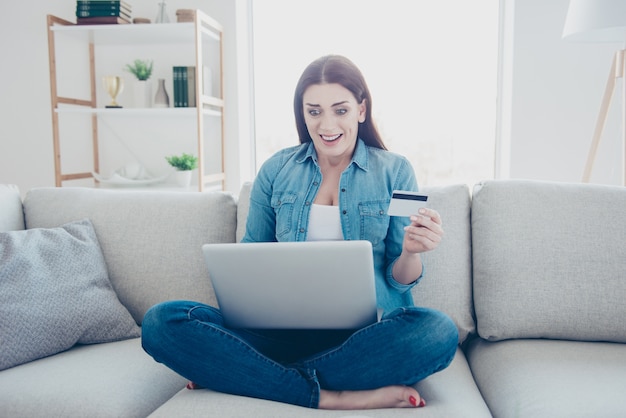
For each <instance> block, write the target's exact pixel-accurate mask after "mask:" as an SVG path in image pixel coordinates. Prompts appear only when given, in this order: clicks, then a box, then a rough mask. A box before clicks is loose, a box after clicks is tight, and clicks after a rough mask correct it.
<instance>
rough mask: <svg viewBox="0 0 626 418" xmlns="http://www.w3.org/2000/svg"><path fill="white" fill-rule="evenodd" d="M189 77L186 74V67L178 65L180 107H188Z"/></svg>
mask: <svg viewBox="0 0 626 418" xmlns="http://www.w3.org/2000/svg"><path fill="white" fill-rule="evenodd" d="M188 84H189V77H188V76H187V67H180V96H181V98H180V107H189V102H188V100H189V98H188V96H189V95H188V94H187V91H188V90H187V85H188Z"/></svg>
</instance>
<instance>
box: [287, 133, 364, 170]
mask: <svg viewBox="0 0 626 418" xmlns="http://www.w3.org/2000/svg"><path fill="white" fill-rule="evenodd" d="M367 157H368V153H367V145H365V142H363V140H362V139H361V138H357V142H356V148H355V150H354V154H353V155H352V161H351V164H352V163H354V164H356V166H357V167H359V168H360V169H361V170H363V171H368V161H367ZM309 158H310V159H311V161H313V162H314V163H315V164H316V165H317V152H316V151H315V145H314V144H313V141H311V142H309V143H308V146H307V147H306V152H305V153H304V155H303V156H302V157H301V158H298V159H297V160H296V161H297V162H298V163H303V162H305V161H306V160H307V159H309Z"/></svg>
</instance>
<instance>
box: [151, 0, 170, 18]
mask: <svg viewBox="0 0 626 418" xmlns="http://www.w3.org/2000/svg"><path fill="white" fill-rule="evenodd" d="M154 23H170V18H169V17H168V16H167V10H166V7H165V2H164V1H162V2H160V3H159V12H158V13H157V16H156V18H155V19H154Z"/></svg>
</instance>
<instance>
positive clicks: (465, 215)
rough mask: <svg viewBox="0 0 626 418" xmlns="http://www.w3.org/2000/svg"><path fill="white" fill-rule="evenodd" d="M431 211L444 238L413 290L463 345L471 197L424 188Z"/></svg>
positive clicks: (242, 208) (240, 222)
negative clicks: (453, 327) (451, 327)
mask: <svg viewBox="0 0 626 418" xmlns="http://www.w3.org/2000/svg"><path fill="white" fill-rule="evenodd" d="M250 187H251V183H245V184H244V185H243V187H242V188H241V192H240V194H239V204H238V207H237V241H240V240H241V239H242V238H243V236H244V235H245V225H246V218H247V216H248V206H249V204H250V203H249V202H250ZM422 192H424V193H427V194H428V195H429V198H428V205H427V206H428V207H431V208H433V209H436V210H437V211H438V212H439V213H440V214H441V216H442V218H443V228H444V230H445V237H444V239H443V241H442V242H441V244H440V245H439V247H438V248H437V249H436V250H434V251H431V252H428V253H424V254H423V260H424V265H425V276H426V277H425V278H424V280H422V281H421V282H420V283H419V285H417V286H415V287H414V288H413V289H412V294H413V300H414V301H415V303H416V304H417V305H419V306H424V307H430V308H434V309H438V310H441V311H443V312H445V313H447V314H448V315H449V316H450V317H451V318H452V319H453V320H454V322H455V323H456V325H457V328H458V329H459V340H460V342H462V341H464V340H465V339H466V338H467V336H468V335H469V334H470V333H472V332H474V331H475V325H474V317H473V311H472V251H471V248H470V246H471V234H470V204H471V202H470V195H469V188H468V187H467V186H466V185H451V186H445V187H424V188H422Z"/></svg>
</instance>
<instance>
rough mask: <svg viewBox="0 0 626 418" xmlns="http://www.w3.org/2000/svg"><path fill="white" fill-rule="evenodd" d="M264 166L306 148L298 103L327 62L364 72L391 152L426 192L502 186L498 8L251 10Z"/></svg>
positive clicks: (444, 2) (489, 1) (360, 0)
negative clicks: (487, 183)
mask: <svg viewBox="0 0 626 418" xmlns="http://www.w3.org/2000/svg"><path fill="white" fill-rule="evenodd" d="M252 16H253V30H254V32H253V36H254V41H253V42H254V75H255V81H254V84H255V124H256V163H257V170H258V168H259V167H260V166H261V164H262V163H263V162H264V161H265V160H266V159H267V158H268V157H269V156H270V155H271V154H273V153H274V152H276V151H277V150H279V149H281V148H284V147H287V146H291V145H295V144H297V143H298V138H297V134H296V129H295V121H294V117H293V109H292V101H293V92H294V88H295V86H296V83H297V80H298V78H299V77H300V74H301V73H302V71H303V70H304V68H305V67H306V66H307V65H308V64H309V63H310V62H311V61H313V60H315V59H316V58H318V57H320V56H322V55H326V54H331V53H332V54H341V55H345V56H346V57H348V58H349V59H351V60H352V61H354V63H355V64H356V65H357V66H358V67H359V68H360V69H361V71H362V72H363V74H364V76H365V79H366V81H367V82H368V85H369V88H370V91H371V93H372V99H373V111H374V118H375V120H376V123H377V124H378V128H379V130H380V132H381V135H382V136H383V140H384V141H385V144H386V145H387V148H389V150H391V151H394V152H397V153H400V154H403V155H405V156H406V157H407V158H408V159H409V160H410V161H411V163H412V164H413V167H414V169H415V172H416V175H417V181H418V184H420V185H443V184H455V183H466V184H468V185H470V186H472V185H473V184H475V183H477V182H478V181H480V180H485V179H490V178H493V177H494V148H495V135H496V93H497V92H496V89H497V50H498V48H497V45H498V1H497V0H482V1H467V0H438V1H425V2H414V1H407V0H386V1H384V2H381V1H380V0H317V1H314V2H302V1H293V0H252Z"/></svg>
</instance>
